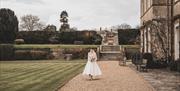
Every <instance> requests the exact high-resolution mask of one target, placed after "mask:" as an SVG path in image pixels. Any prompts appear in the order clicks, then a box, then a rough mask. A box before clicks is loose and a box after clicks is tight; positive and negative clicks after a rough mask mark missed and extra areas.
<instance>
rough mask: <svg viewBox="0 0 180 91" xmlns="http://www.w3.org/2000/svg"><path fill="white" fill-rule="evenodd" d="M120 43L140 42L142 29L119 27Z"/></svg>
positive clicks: (131, 43)
mask: <svg viewBox="0 0 180 91" xmlns="http://www.w3.org/2000/svg"><path fill="white" fill-rule="evenodd" d="M118 37H119V44H120V45H133V44H135V43H139V42H140V40H139V39H138V37H140V31H139V30H138V29H119V30H118Z"/></svg>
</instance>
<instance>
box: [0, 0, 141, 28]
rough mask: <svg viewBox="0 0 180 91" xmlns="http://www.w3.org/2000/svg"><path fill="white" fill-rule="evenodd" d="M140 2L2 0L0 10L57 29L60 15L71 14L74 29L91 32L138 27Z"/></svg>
mask: <svg viewBox="0 0 180 91" xmlns="http://www.w3.org/2000/svg"><path fill="white" fill-rule="evenodd" d="M139 4H140V3H139V0H0V7H1V8H10V9H12V10H14V11H15V13H16V15H17V16H18V18H20V17H21V16H23V15H25V14H33V15H37V16H39V17H40V19H41V21H43V22H45V23H46V24H54V25H56V26H57V27H58V28H59V26H60V23H59V14H60V13H61V11H63V10H66V11H67V12H68V13H69V22H70V26H71V27H77V28H78V29H92V28H99V27H103V28H105V27H110V26H113V25H118V24H121V23H128V24H130V25H132V26H136V25H138V24H139V13H140V9H139V7H140V6H139Z"/></svg>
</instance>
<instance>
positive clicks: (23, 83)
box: [0, 60, 85, 91]
mask: <svg viewBox="0 0 180 91" xmlns="http://www.w3.org/2000/svg"><path fill="white" fill-rule="evenodd" d="M84 65H85V61H84V60H73V61H58V60H56V61H55V60H53V61H51V60H50V61H43V60H41V61H1V62H0V91H55V90H57V89H58V88H59V87H61V86H63V85H64V84H65V83H66V82H67V81H69V80H70V79H72V78H73V77H74V76H76V75H77V74H79V73H80V72H81V71H82V69H83V68H84Z"/></svg>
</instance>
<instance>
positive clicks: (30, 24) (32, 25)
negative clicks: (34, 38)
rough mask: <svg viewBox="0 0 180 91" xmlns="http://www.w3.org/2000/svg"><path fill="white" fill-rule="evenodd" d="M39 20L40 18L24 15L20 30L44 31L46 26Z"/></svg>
mask: <svg viewBox="0 0 180 91" xmlns="http://www.w3.org/2000/svg"><path fill="white" fill-rule="evenodd" d="M39 20H40V19H39V17H38V16H34V15H31V14H29V15H24V16H22V17H21V24H20V29H21V30H24V31H33V30H42V29H43V28H44V26H45V25H44V24H43V23H42V22H40V21H39Z"/></svg>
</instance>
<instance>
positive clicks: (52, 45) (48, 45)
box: [14, 44, 99, 48]
mask: <svg viewBox="0 0 180 91" xmlns="http://www.w3.org/2000/svg"><path fill="white" fill-rule="evenodd" d="M14 46H15V48H97V47H98V46H99V45H63V44H21V45H14Z"/></svg>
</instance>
